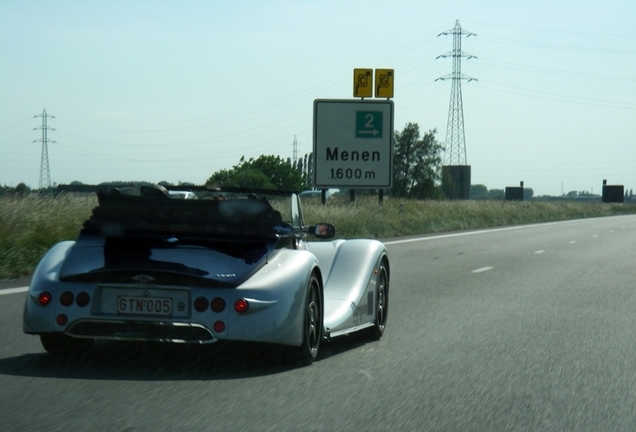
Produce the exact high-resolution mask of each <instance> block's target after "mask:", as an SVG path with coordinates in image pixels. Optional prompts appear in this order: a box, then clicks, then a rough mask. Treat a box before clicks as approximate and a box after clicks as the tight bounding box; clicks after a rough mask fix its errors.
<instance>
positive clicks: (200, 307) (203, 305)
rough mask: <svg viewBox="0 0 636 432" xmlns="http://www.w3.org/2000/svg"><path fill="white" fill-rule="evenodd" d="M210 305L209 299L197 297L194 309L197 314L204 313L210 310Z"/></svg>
mask: <svg viewBox="0 0 636 432" xmlns="http://www.w3.org/2000/svg"><path fill="white" fill-rule="evenodd" d="M208 304H209V303H208V299H206V298H205V297H197V298H196V300H194V309H195V310H196V311H197V312H204V311H205V310H206V309H207V308H208Z"/></svg>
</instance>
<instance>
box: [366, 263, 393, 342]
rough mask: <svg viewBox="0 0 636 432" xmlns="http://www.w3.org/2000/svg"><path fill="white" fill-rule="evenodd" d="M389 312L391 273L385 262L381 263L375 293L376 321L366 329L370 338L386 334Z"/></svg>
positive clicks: (377, 337) (378, 337) (375, 338)
mask: <svg viewBox="0 0 636 432" xmlns="http://www.w3.org/2000/svg"><path fill="white" fill-rule="evenodd" d="M388 312H389V273H388V271H387V269H386V266H385V263H384V262H383V263H382V264H380V268H379V269H378V280H377V282H376V294H375V321H374V323H373V327H369V328H367V329H365V331H366V336H368V337H369V339H373V340H378V339H380V338H381V337H382V335H383V334H384V329H385V328H386V320H387V314H388Z"/></svg>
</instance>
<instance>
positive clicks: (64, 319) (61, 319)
mask: <svg viewBox="0 0 636 432" xmlns="http://www.w3.org/2000/svg"><path fill="white" fill-rule="evenodd" d="M55 322H56V323H57V325H61V326H63V325H66V323H67V322H68V317H67V316H66V315H64V314H60V315H58V316H57V318H56V319H55Z"/></svg>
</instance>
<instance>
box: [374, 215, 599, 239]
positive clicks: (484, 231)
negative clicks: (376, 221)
mask: <svg viewBox="0 0 636 432" xmlns="http://www.w3.org/2000/svg"><path fill="white" fill-rule="evenodd" d="M589 220H590V219H573V220H568V221H558V222H546V223H539V224H530V225H518V226H513V227H504V228H492V229H484V230H479V231H468V232H459V233H453V234H441V235H433V236H430V237H417V238H410V239H404V240H393V241H387V242H383V243H384V244H385V245H397V244H404V243H413V242H420V241H429V240H440V239H446V238H453V237H463V236H470V235H477V234H489V233H497V232H502V231H513V230H520V229H527V228H535V227H538V226H550V225H558V224H564V223H574V222H581V221H589Z"/></svg>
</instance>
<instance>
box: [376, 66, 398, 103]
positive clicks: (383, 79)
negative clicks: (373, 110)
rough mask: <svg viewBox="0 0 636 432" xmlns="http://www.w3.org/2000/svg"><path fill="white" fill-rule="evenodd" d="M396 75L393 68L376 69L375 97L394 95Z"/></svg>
mask: <svg viewBox="0 0 636 432" xmlns="http://www.w3.org/2000/svg"><path fill="white" fill-rule="evenodd" d="M394 76H395V74H394V72H393V69H376V70H375V97H378V98H392V97H393V77H394Z"/></svg>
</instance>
